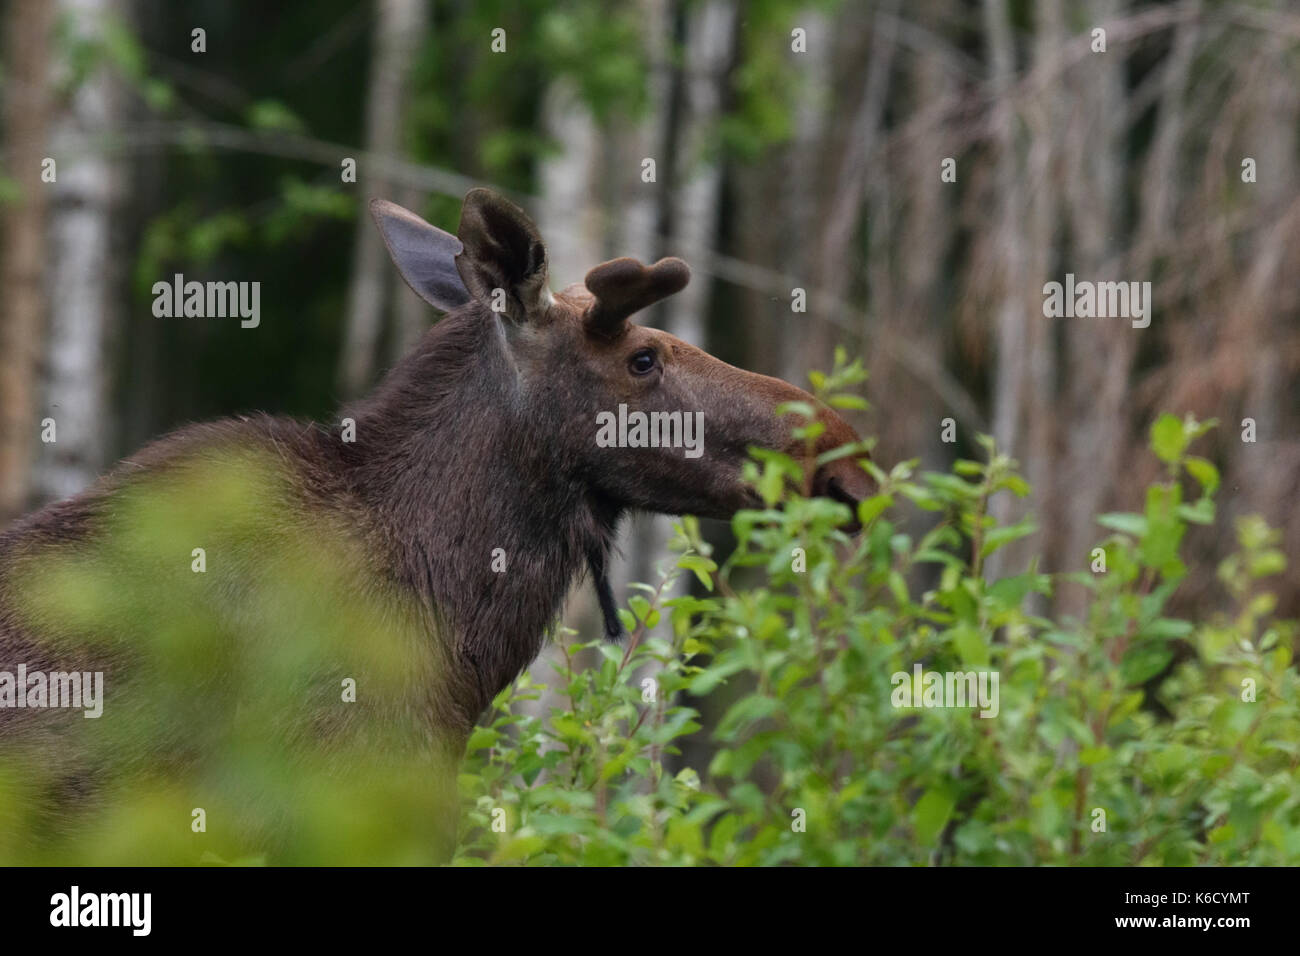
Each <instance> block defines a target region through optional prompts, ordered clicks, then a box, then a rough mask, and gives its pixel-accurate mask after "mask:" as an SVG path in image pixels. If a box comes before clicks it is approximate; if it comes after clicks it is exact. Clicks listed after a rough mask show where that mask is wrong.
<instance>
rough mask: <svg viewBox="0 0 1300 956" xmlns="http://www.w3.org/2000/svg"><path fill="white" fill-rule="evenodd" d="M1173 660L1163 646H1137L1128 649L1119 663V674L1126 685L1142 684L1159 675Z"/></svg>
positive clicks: (1151, 644)
mask: <svg viewBox="0 0 1300 956" xmlns="http://www.w3.org/2000/svg"><path fill="white" fill-rule="evenodd" d="M1173 658H1174V652H1173V651H1172V650H1170V649H1169V648H1167V647H1165V646H1164V645H1163V644H1157V643H1149V644H1138V645H1136V646H1134V647H1131V648H1129V650H1128V652H1127V653H1126V654H1125V655H1124V659H1123V660H1122V661H1120V665H1119V673H1120V677H1121V678H1123V680H1124V683H1126V684H1130V685H1131V684H1144V683H1146V682H1147V681H1148V680H1150V679H1151V678H1152V677H1155V676H1156V675H1157V674H1159V673H1160V672H1161V671H1162V670H1164V669H1165V667H1166V666H1167V665H1168V664H1169V662H1170V661H1171V660H1173Z"/></svg>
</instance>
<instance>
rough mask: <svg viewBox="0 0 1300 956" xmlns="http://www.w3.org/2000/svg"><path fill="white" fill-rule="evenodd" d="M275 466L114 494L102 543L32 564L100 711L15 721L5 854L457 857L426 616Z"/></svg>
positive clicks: (303, 860) (208, 458)
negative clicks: (92, 675) (21, 724)
mask: <svg viewBox="0 0 1300 956" xmlns="http://www.w3.org/2000/svg"><path fill="white" fill-rule="evenodd" d="M276 464H277V463H276V462H275V461H274V460H273V458H272V457H271V456H269V455H266V454H261V453H254V452H249V451H248V450H247V449H245V448H237V447H228V448H223V449H220V450H219V451H216V452H214V453H211V454H208V455H205V456H204V457H203V458H202V459H201V460H199V461H193V462H190V463H189V464H184V463H182V464H179V465H174V466H173V467H172V468H171V469H170V470H169V471H167V472H163V473H160V474H154V475H151V476H150V477H148V478H145V479H142V480H138V481H136V482H133V483H131V484H130V485H129V486H128V487H127V488H126V489H124V490H123V491H121V492H120V493H119V494H117V495H116V496H115V497H114V498H113V499H112V502H111V504H110V505H109V506H108V507H107V508H106V509H105V511H104V513H103V514H102V515H101V517H100V518H99V519H98V520H99V521H100V522H101V528H100V531H101V533H100V534H99V535H98V536H97V537H96V538H95V540H94V543H93V544H92V545H90V546H82V547H75V548H74V547H57V546H56V547H54V548H53V549H48V548H47V549H43V550H40V551H38V552H33V553H32V554H30V555H27V556H26V557H25V559H24V560H23V562H22V563H20V565H19V566H18V568H17V570H16V573H15V578H14V581H15V583H16V584H17V586H18V589H19V591H20V593H21V594H22V595H23V597H24V603H23V606H22V613H23V615H24V619H25V620H26V621H27V622H28V623H29V625H30V626H31V630H32V631H33V632H35V633H39V634H40V635H41V640H42V645H41V651H42V653H43V654H48V657H46V658H45V659H47V660H48V659H53V660H56V661H59V662H60V665H59V667H58V669H60V670H67V669H71V668H70V666H69V664H68V663H67V662H75V663H74V664H73V665H72V666H75V668H76V669H78V670H86V671H95V670H102V671H104V672H105V675H106V676H105V689H104V699H103V714H102V715H101V716H100V717H98V718H94V719H87V718H85V717H84V716H83V714H82V711H80V710H67V711H54V710H49V711H43V712H41V713H40V714H39V716H38V717H36V718H35V719H33V720H32V721H31V722H30V723H29V725H28V732H27V733H25V734H24V733H20V734H17V735H15V734H14V733H13V732H12V728H10V732H8V733H6V735H5V736H3V737H0V768H2V769H0V863H5V864H14V863H17V864H32V863H40V864H47V865H58V864H65V863H66V864H115V865H121V864H132V865H134V864H146V863H147V864H163V865H193V864H198V863H220V862H241V863H261V862H267V861H269V862H274V863H289V864H317V863H332V864H340V863H343V864H347V863H353V864H355V863H380V864H399V865H404V864H421V863H432V862H438V861H440V860H441V859H445V858H446V855H447V854H449V853H450V849H451V847H450V842H449V840H450V832H449V830H448V828H447V826H446V821H447V820H448V819H454V816H455V812H456V810H455V795H454V788H453V787H451V786H450V785H449V784H448V781H450V780H451V779H453V774H454V769H453V768H452V767H451V766H450V765H445V764H442V763H440V762H439V761H440V760H442V759H443V758H442V756H441V754H440V753H439V752H438V751H437V750H436V749H434V748H432V747H431V746H430V741H429V740H428V739H427V736H428V735H427V732H426V731H424V730H423V729H422V727H420V726H417V725H416V723H415V722H414V721H413V720H412V719H411V717H410V714H411V713H412V712H413V710H415V709H416V708H418V707H419V706H420V704H421V702H422V700H423V699H424V698H425V697H426V696H427V695H429V694H431V693H434V692H435V688H436V682H435V681H434V680H433V679H432V676H431V669H432V664H431V661H430V659H429V655H428V652H427V648H428V646H429V644H430V636H429V635H428V633H427V629H426V628H424V627H422V626H421V619H420V617H419V614H418V612H416V611H415V609H414V608H412V607H411V606H410V604H409V602H403V601H401V600H400V599H395V598H394V596H393V595H390V594H388V593H386V592H385V590H384V589H383V588H382V587H381V586H378V584H377V582H375V581H374V580H372V579H371V578H369V577H367V575H366V572H365V569H366V568H367V567H368V563H367V561H366V560H365V557H364V556H363V555H362V554H360V553H359V552H358V551H357V550H356V546H355V544H354V543H352V542H350V540H349V539H348V538H347V537H346V536H345V535H344V533H343V532H342V530H341V529H339V528H334V527H331V526H330V524H329V519H328V517H327V516H324V515H315V514H305V513H303V510H302V507H301V505H296V504H295V502H294V500H293V491H292V489H291V488H290V487H289V486H288V485H287V483H286V481H285V480H284V478H283V473H282V471H281V470H279V469H277V467H276ZM196 549H201V554H200V553H199V552H198V551H196ZM33 669H35V667H34V666H32V665H29V670H33ZM348 682H353V686H354V687H355V693H354V694H349V687H348ZM349 696H351V697H352V699H351V700H350V699H349ZM11 713H14V712H11ZM28 713H30V712H28ZM196 810H202V812H203V817H202V822H203V824H204V826H203V828H202V829H200V830H196V829H195V828H194V827H195V824H196V820H197V819H198V818H197V817H196V816H195V811H196Z"/></svg>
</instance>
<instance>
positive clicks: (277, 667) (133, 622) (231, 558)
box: [0, 190, 869, 863]
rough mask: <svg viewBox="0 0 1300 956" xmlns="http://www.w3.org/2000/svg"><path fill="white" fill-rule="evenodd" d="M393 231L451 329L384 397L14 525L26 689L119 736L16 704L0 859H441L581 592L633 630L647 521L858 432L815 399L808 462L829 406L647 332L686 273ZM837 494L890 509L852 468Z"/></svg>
mask: <svg viewBox="0 0 1300 956" xmlns="http://www.w3.org/2000/svg"><path fill="white" fill-rule="evenodd" d="M371 211H372V213H373V215H374V217H375V220H376V222H377V224H378V226H379V229H380V231H381V233H382V234H383V237H384V241H385V243H386V244H387V246H388V249H389V251H390V253H391V255H392V258H393V260H394V262H395V264H396V266H397V268H398V270H399V271H400V272H401V274H402V276H403V277H404V278H405V280H406V281H407V283H408V284H409V285H410V286H411V288H412V289H414V290H415V291H416V292H417V293H418V294H419V295H420V296H422V297H423V298H424V299H425V300H426V301H428V302H429V303H430V304H431V305H433V306H435V307H436V308H438V309H441V310H443V311H445V312H447V315H445V316H444V317H443V318H442V319H441V320H440V321H439V322H438V323H437V324H436V325H434V327H433V328H432V329H431V330H430V331H429V332H428V333H427V334H426V335H425V337H424V338H423V339H422V340H421V341H420V342H419V343H418V344H417V345H416V346H415V348H414V349H412V351H411V352H410V354H408V355H407V356H406V357H405V358H404V359H403V360H402V361H401V362H400V363H399V364H398V365H397V366H396V367H395V368H393V369H392V371H391V372H389V373H388V375H387V376H386V377H385V378H384V380H383V381H382V382H380V384H379V385H378V386H377V387H376V389H375V390H374V392H373V393H372V394H371V395H370V396H369V397H367V398H365V399H363V400H361V401H359V402H357V403H355V404H354V405H351V406H349V407H347V408H344V409H342V410H341V412H340V414H339V416H338V418H337V419H336V422H337V423H336V424H330V425H318V424H312V423H305V422H297V421H293V420H290V419H285V418H276V417H271V416H251V417H245V418H240V419H229V420H225V421H219V422H215V423H210V424H203V425H195V426H190V427H188V428H184V429H182V430H181V431H179V432H176V433H174V434H172V435H169V436H167V437H164V438H162V439H161V440H159V441H156V442H154V443H153V444H151V445H149V446H147V447H146V448H144V449H143V450H142V451H140V452H139V453H137V454H136V455H134V456H133V457H132V458H130V459H129V460H127V461H126V462H124V463H123V464H122V465H121V466H120V467H118V468H117V469H115V470H114V471H112V472H111V473H110V474H109V475H107V476H106V477H105V478H103V479H102V480H101V481H100V482H98V483H97V484H96V485H95V486H94V487H92V488H90V489H89V490H87V491H86V492H84V493H83V494H81V495H79V496H77V497H75V498H72V499H69V500H67V501H63V502H59V503H56V504H54V505H51V506H49V507H48V508H45V509H44V510H42V511H40V512H37V513H36V514H33V515H30V516H28V517H27V518H25V519H23V520H21V521H19V522H17V523H16V524H14V525H13V526H12V527H10V528H9V529H7V530H5V531H4V532H3V533H0V671H6V672H14V673H16V672H17V670H18V668H19V667H20V666H21V667H22V668H23V672H24V673H32V672H41V673H55V672H57V673H73V672H76V673H91V674H102V675H103V684H102V691H101V692H100V695H99V699H98V700H97V702H96V707H97V708H100V709H101V716H100V717H99V718H98V719H96V720H86V719H84V718H83V715H82V712H81V711H78V710H73V709H70V708H60V709H54V708H44V709H42V708H35V709H33V708H25V709H21V710H19V709H17V708H12V709H0V768H15V767H17V768H21V771H20V772H9V771H8V770H5V771H0V809H4V808H17V809H15V810H12V811H10V813H9V815H10V816H11V817H13V816H15V815H16V819H13V820H8V821H7V826H6V829H5V830H3V831H0V860H2V861H4V862H44V861H49V860H51V859H67V860H69V861H77V862H98V863H125V862H130V863H140V862H169V863H187V862H190V863H193V862H198V861H199V860H200V859H203V858H207V859H213V858H215V859H220V860H229V861H236V860H248V859H267V860H269V861H271V862H296V863H316V862H389V863H418V862H428V861H432V860H438V859H443V858H445V857H446V856H447V855H449V854H450V852H451V851H452V849H453V847H454V840H455V828H456V820H457V815H458V814H457V809H458V808H457V805H456V765H457V763H458V761H459V759H460V757H461V755H462V754H463V752H464V749H465V744H466V742H467V740H468V739H469V736H470V734H471V732H472V730H473V727H474V724H475V721H476V720H477V719H478V717H479V715H480V713H481V712H482V711H483V709H484V708H485V706H486V705H487V704H488V703H489V702H490V700H491V699H492V697H493V696H495V695H496V694H497V693H498V692H499V691H501V690H502V689H503V688H504V687H505V686H507V685H508V684H509V682H510V681H511V680H513V679H514V678H515V677H516V676H517V675H518V674H519V672H520V671H521V670H522V669H523V668H524V667H526V666H527V665H528V663H529V662H530V661H532V660H533V658H534V657H535V656H536V655H537V653H538V652H539V650H540V649H541V647H542V645H543V642H544V641H545V638H546V635H547V634H548V632H549V630H550V629H551V628H552V626H553V625H554V623H555V621H556V619H557V617H558V615H559V612H560V608H561V605H562V602H563V600H564V598H565V595H566V593H567V592H568V591H569V589H570V587H571V586H572V584H573V583H574V582H575V581H576V580H578V579H580V578H581V577H582V576H584V575H589V576H590V577H591V579H592V581H593V583H594V584H595V586H596V589H597V593H598V596H599V599H600V606H601V608H602V611H603V612H604V616H605V620H606V631H607V633H608V634H610V636H617V635H618V632H619V628H618V624H617V616H616V614H615V602H614V598H613V594H612V592H611V590H610V587H609V584H608V581H607V580H606V578H605V567H606V562H607V559H608V555H609V552H610V549H611V547H612V545H613V543H614V539H615V535H616V530H617V528H618V525H619V523H620V521H621V519H622V517H623V516H624V515H626V514H627V513H628V512H630V511H633V510H647V511H656V512H663V513H669V514H681V513H693V514H698V515H702V516H706V517H718V518H727V517H729V516H730V515H732V514H734V513H735V512H736V511H737V510H739V509H741V508H744V507H747V506H750V505H753V504H756V503H757V501H758V499H757V497H756V496H755V495H754V493H753V492H752V491H751V490H750V489H749V488H747V487H746V485H745V483H744V482H743V480H742V478H741V466H742V464H743V462H744V461H745V459H746V456H747V453H748V449H749V448H751V447H754V446H757V447H760V448H767V449H774V450H778V451H783V452H785V453H787V454H790V455H792V456H794V457H796V458H798V459H800V460H802V461H804V462H805V465H806V466H807V467H808V468H809V470H813V467H814V463H813V462H812V461H811V460H810V457H809V456H810V455H811V456H818V455H822V454H824V453H825V452H827V451H830V450H832V449H834V448H837V447H839V446H841V445H843V444H845V443H850V442H856V441H857V436H856V435H855V433H854V432H853V430H852V429H851V428H850V427H849V426H848V425H847V424H846V423H845V422H844V421H843V420H842V419H841V418H840V417H839V416H838V415H837V414H836V413H835V412H833V411H832V410H830V409H828V408H825V407H819V406H818V415H819V418H820V420H821V422H822V423H823V424H824V426H825V427H824V430H823V433H822V435H821V436H820V438H819V439H818V441H817V443H816V447H814V448H812V449H809V448H807V447H806V446H805V443H804V442H803V441H802V440H795V439H793V438H792V436H791V426H792V425H793V424H796V422H794V421H791V420H790V419H789V417H788V416H782V415H778V414H777V408H778V407H779V406H781V405H782V404H783V403H786V402H792V401H798V402H804V403H809V404H812V405H814V406H816V403H815V401H814V400H813V399H812V397H811V396H809V395H807V394H806V393H804V392H803V391H801V390H800V389H797V388H795V387H794V386H792V385H789V384H787V383H785V382H782V381H780V380H778V379H774V378H769V377H766V376H762V375H756V374H753V373H750V372H745V371H742V370H740V369H737V368H734V367H732V366H730V365H727V364H725V363H723V362H721V361H719V360H718V359H715V358H713V357H712V356H710V355H708V354H707V353H705V352H703V351H701V350H700V349H698V348H696V347H694V346H692V345H689V344H687V343H686V342H683V341H681V340H680V339H676V338H674V337H673V336H671V335H668V334H666V333H664V332H661V331H658V330H655V329H650V328H646V327H643V326H638V325H635V324H633V323H632V322H630V321H629V318H630V316H632V315H633V314H635V313H636V312H638V311H640V310H641V309H644V308H646V307H647V306H649V305H651V304H653V303H654V302H656V301H658V300H660V299H662V298H663V297H665V296H667V295H671V294H672V293H674V292H676V291H678V290H679V289H681V288H682V287H683V286H684V285H685V284H686V282H687V281H688V279H689V270H688V269H687V267H686V265H685V264H684V263H682V262H681V261H680V260H676V259H665V260H662V261H660V262H658V263H656V264H654V265H653V266H645V265H642V264H641V263H639V262H636V261H635V260H632V259H616V260H613V261H612V262H607V263H604V264H603V265H599V266H596V267H595V268H594V269H592V270H591V271H590V272H589V273H588V274H587V276H586V279H585V281H584V282H582V283H578V284H574V285H570V286H569V287H567V288H566V289H564V290H562V291H558V292H552V291H551V289H550V281H549V276H548V272H547V257H546V250H545V247H544V245H543V243H542V240H541V238H540V236H539V235H538V233H537V230H536V227H535V226H534V225H533V223H532V222H531V221H530V220H529V219H528V218H527V216H525V215H524V213H523V212H522V211H520V210H519V209H518V208H516V207H515V206H514V205H512V204H511V203H509V202H507V201H506V200H504V199H502V198H501V197H499V196H496V195H494V194H493V193H491V192H488V191H486V190H474V191H472V192H471V193H470V194H469V195H468V196H467V197H466V200H465V204H464V208H463V210H462V213H461V222H460V227H459V229H458V231H457V234H456V235H455V236H452V235H450V234H449V233H445V232H443V231H441V230H439V229H437V228H435V227H433V226H431V225H429V224H428V223H426V222H424V221H423V220H422V219H420V218H419V217H418V216H416V215H414V214H413V213H411V212H409V211H407V210H405V209H402V208H400V207H398V206H395V205H393V204H391V203H387V202H382V201H375V202H373V203H372V204H371ZM494 305H495V306H496V308H493V306H494ZM268 318H271V317H268ZM271 320H273V318H271ZM602 415H604V416H610V415H612V416H613V419H612V425H611V426H610V427H612V429H613V430H612V433H606V434H605V435H604V436H603V437H602V435H601V434H600V425H601V422H602V421H605V422H607V423H608V422H609V421H610V420H609V419H602V417H601V416H602ZM345 420H346V421H347V422H348V424H347V426H346V434H345V431H344V426H343V425H342V424H341V423H342V422H344V421H345ZM637 422H644V423H645V432H644V434H642V433H641V432H640V431H639V430H638V428H637V426H636V424H635V423H637ZM706 427H707V430H708V436H709V438H708V441H707V442H705V441H704V433H705V428H706ZM642 439H644V441H643V440H642ZM813 487H814V490H815V491H816V492H817V493H818V494H823V495H827V496H829V497H833V498H835V499H837V500H839V501H841V502H843V503H844V504H846V505H849V506H850V508H851V507H852V506H853V505H854V504H855V503H856V501H858V500H859V499H861V498H862V497H864V496H865V495H866V494H867V493H868V492H869V484H868V479H867V476H866V474H865V472H864V471H863V470H862V468H861V467H860V465H859V464H858V462H857V461H856V460H855V459H854V458H853V457H852V456H845V457H840V458H837V459H835V460H834V461H831V462H830V463H828V464H826V465H824V466H822V467H821V468H818V469H815V474H814V478H813ZM503 555H504V556H505V562H504V567H505V569H506V570H505V571H502V570H501V568H502V566H503V564H502V561H501V556H503ZM110 821H114V829H113V830H112V839H108V838H107V836H108V831H107V830H106V829H105V828H106V827H108V826H109V824H110Z"/></svg>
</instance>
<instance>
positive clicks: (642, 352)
mask: <svg viewBox="0 0 1300 956" xmlns="http://www.w3.org/2000/svg"><path fill="white" fill-rule="evenodd" d="M656 364H657V360H656V358H655V350H654V349H638V350H637V351H635V352H633V353H632V357H631V358H630V359H628V360H627V367H628V369H629V370H631V372H632V374H633V375H649V374H650V373H651V372H653V371H654V370H655V365H656Z"/></svg>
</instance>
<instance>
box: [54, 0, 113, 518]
mask: <svg viewBox="0 0 1300 956" xmlns="http://www.w3.org/2000/svg"><path fill="white" fill-rule="evenodd" d="M58 10H59V15H60V17H61V18H62V19H63V21H64V22H66V23H67V24H68V26H69V29H71V30H72V31H73V32H74V35H75V36H76V37H77V38H78V39H79V40H80V41H83V42H91V43H94V42H97V39H98V37H100V36H101V35H102V33H103V31H104V29H105V27H106V25H107V24H109V22H110V21H111V20H114V19H118V18H120V17H121V15H122V12H123V8H122V5H121V3H120V2H119V0H60V2H59V4H58ZM61 67H62V68H63V71H64V72H66V70H67V67H66V66H63V65H61ZM120 116H121V96H120V90H118V89H117V84H116V82H115V79H114V77H113V75H112V73H111V71H110V69H109V68H108V66H107V64H102V65H101V66H100V67H99V69H97V70H96V71H95V72H93V73H91V74H90V75H89V76H87V77H86V78H85V79H84V80H83V81H82V82H81V84H80V85H79V86H78V87H77V88H76V89H75V90H74V91H73V92H72V94H71V96H70V98H69V100H68V102H67V103H66V104H63V105H62V106H61V108H60V109H59V111H58V114H57V116H56V119H55V124H54V130H53V139H52V142H53V151H54V154H55V156H57V157H59V178H58V182H57V184H56V185H55V186H54V187H53V189H52V190H51V200H52V204H53V205H52V209H51V213H50V236H49V238H50V245H49V249H50V266H49V279H50V281H49V304H50V324H49V335H48V340H47V350H46V361H45V366H44V383H43V386H44V387H43V391H44V396H45V405H46V408H47V410H48V414H49V416H50V417H51V418H53V419H54V421H55V426H56V428H57V432H56V437H57V440H56V441H55V442H53V443H50V444H47V445H45V446H43V454H42V455H41V457H40V459H39V460H38V461H37V463H36V467H35V470H34V479H35V491H36V497H37V498H38V499H39V500H41V501H53V500H56V499H59V498H66V497H69V496H70V495H74V494H76V493H77V492H79V491H81V490H82V489H83V488H85V487H86V486H88V485H89V484H90V483H91V482H92V481H94V479H95V477H96V475H97V474H98V473H99V472H100V470H101V469H102V468H103V467H104V465H105V464H107V453H108V448H109V446H110V444H111V443H110V441H109V430H110V426H111V423H112V420H113V416H112V415H111V414H110V410H109V388H108V381H109V360H108V355H107V345H108V342H109V340H110V337H111V335H112V332H113V329H114V328H115V327H116V325H117V322H116V311H117V305H116V301H117V298H116V296H115V294H114V292H115V289H114V281H113V278H114V276H115V275H116V270H115V269H114V266H113V262H112V253H113V243H112V235H111V233H112V230H113V228H114V218H115V209H116V207H117V203H118V200H119V197H120V194H121V177H120V175H119V171H118V169H117V167H116V165H115V164H114V163H113V162H112V161H111V160H110V159H109V158H108V157H107V155H106V152H105V149H104V146H105V145H106V142H105V141H106V140H107V138H108V137H109V136H111V135H112V134H113V131H114V128H115V127H116V126H117V125H118V123H119V121H120Z"/></svg>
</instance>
